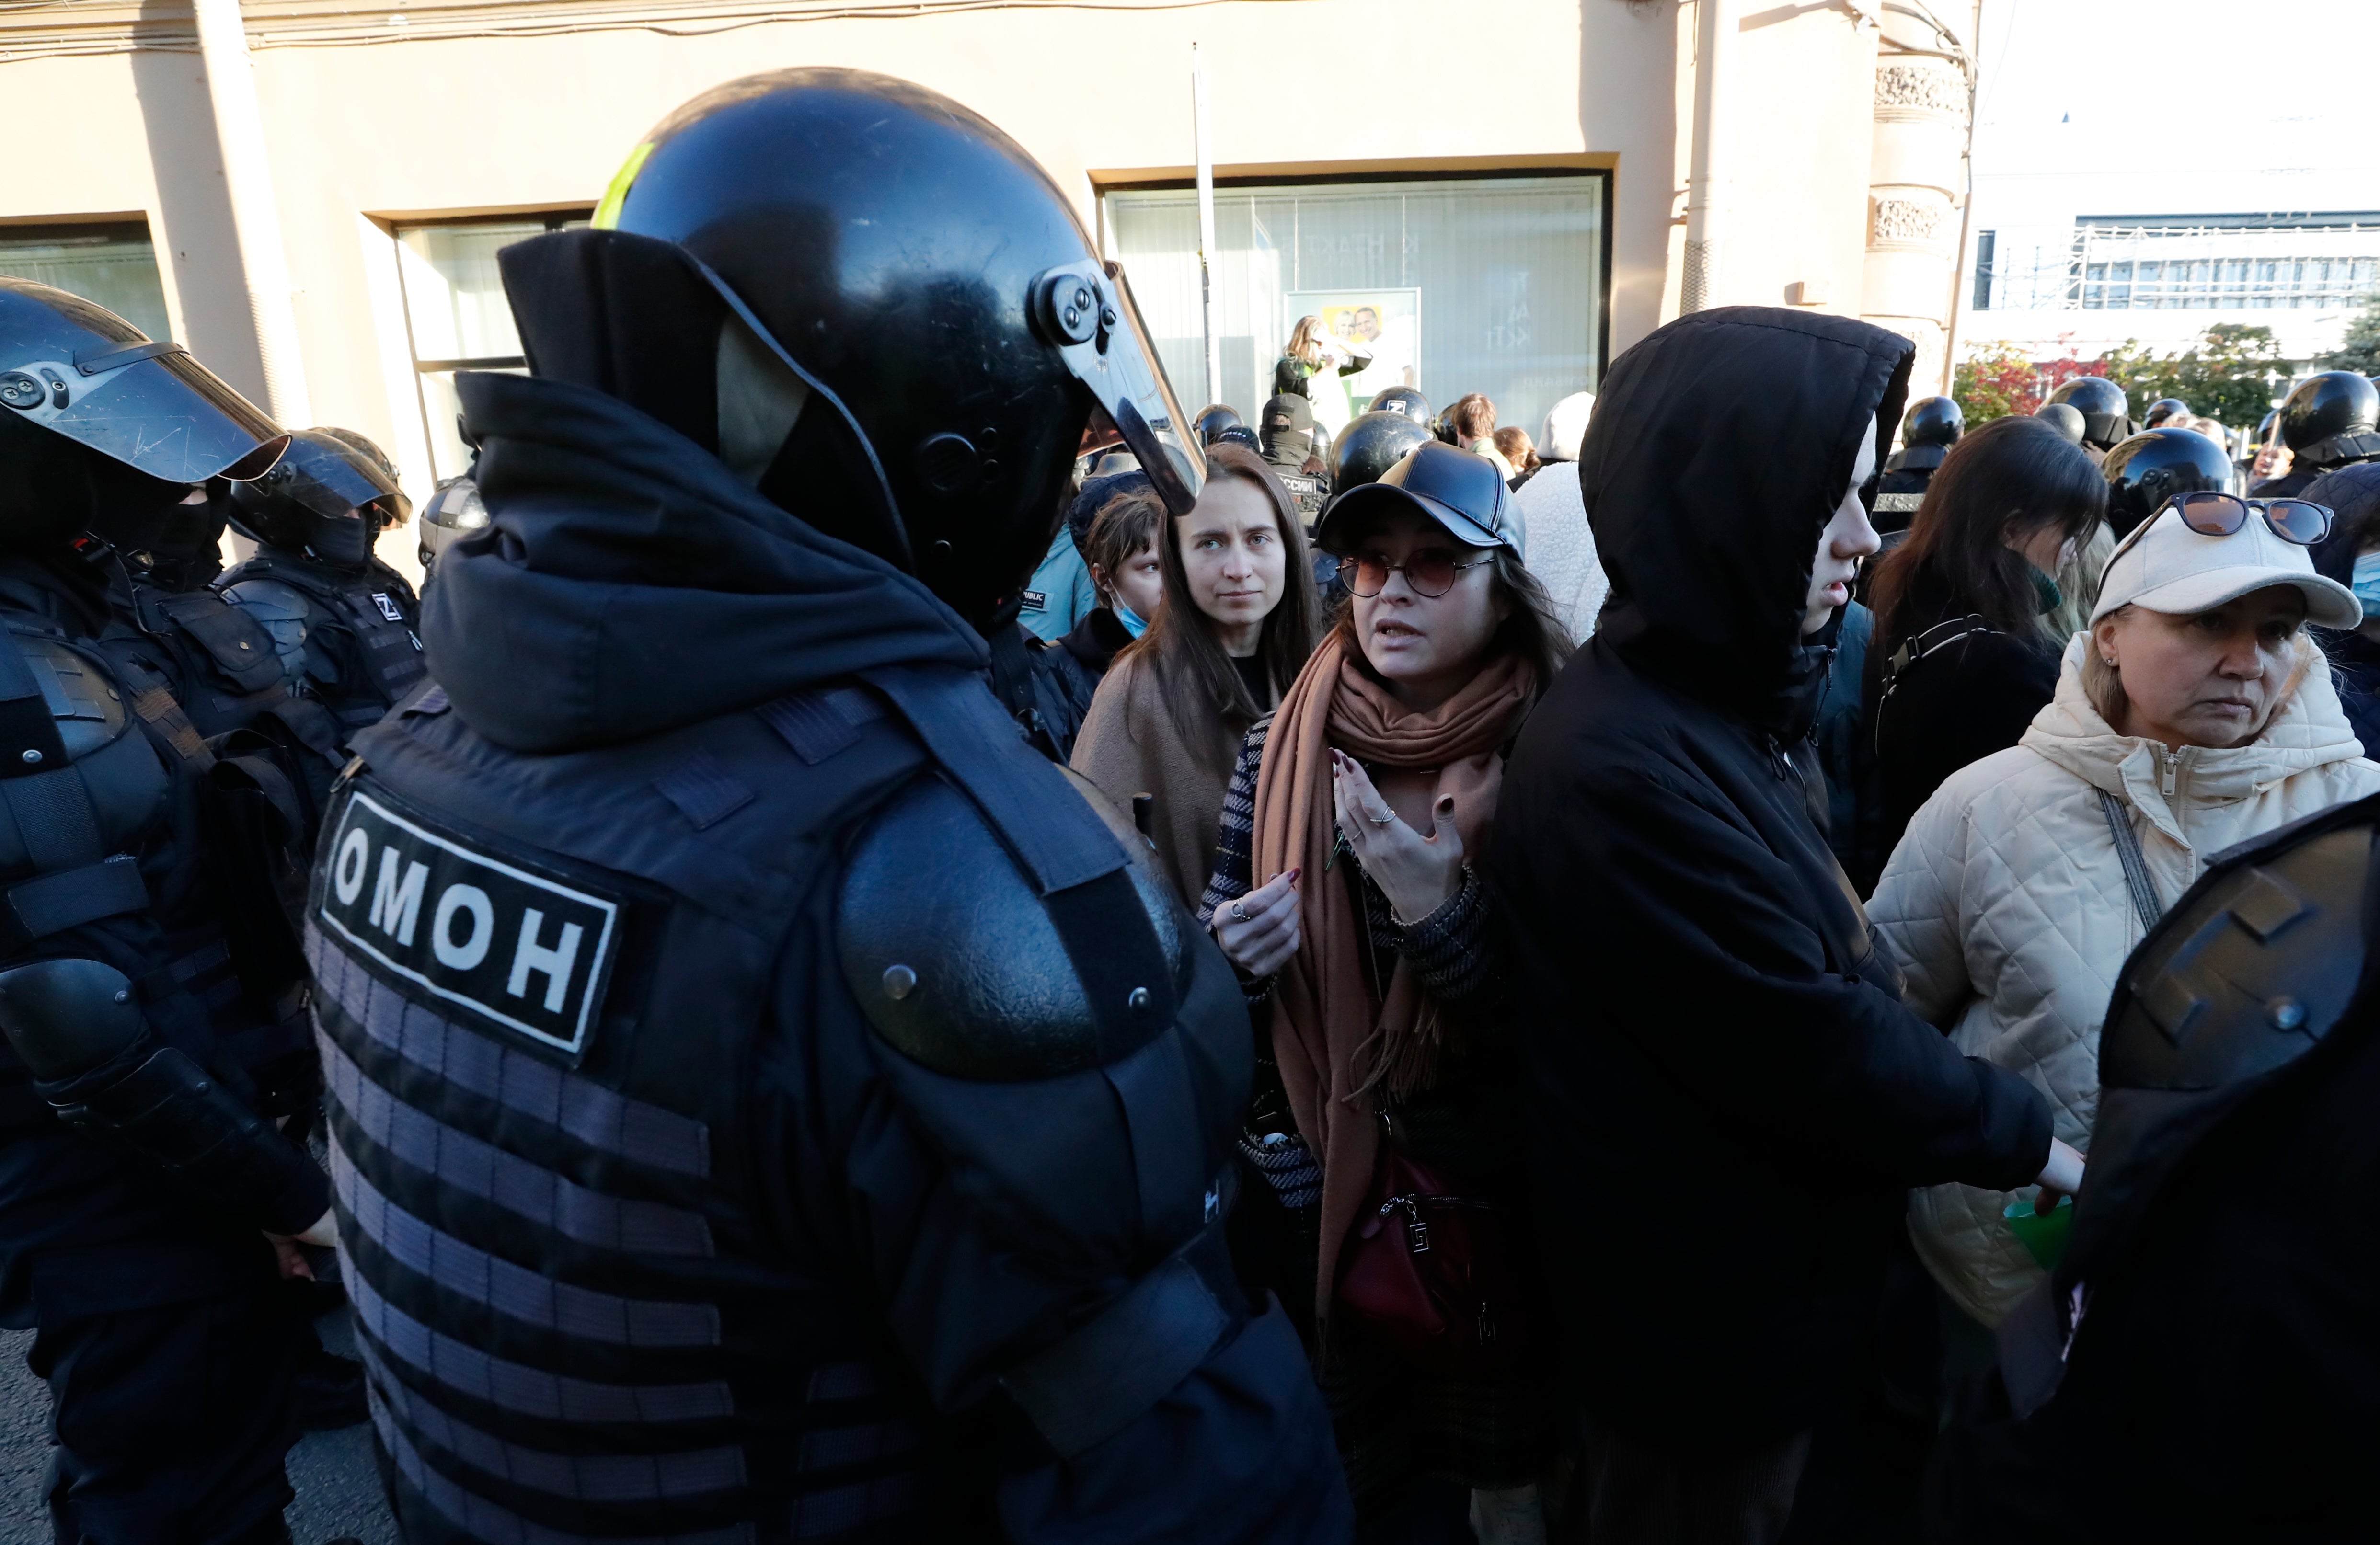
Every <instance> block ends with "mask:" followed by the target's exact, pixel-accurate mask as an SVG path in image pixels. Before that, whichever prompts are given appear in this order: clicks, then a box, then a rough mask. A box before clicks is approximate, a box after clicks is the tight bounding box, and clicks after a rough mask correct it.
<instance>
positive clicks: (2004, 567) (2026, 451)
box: [1868, 416, 2107, 657]
mask: <svg viewBox="0 0 2380 1545" xmlns="http://www.w3.org/2000/svg"><path fill="white" fill-rule="evenodd" d="M2106 514H2107V479H2106V477H2103V476H2102V475H2101V474H2100V471H2099V469H2098V468H2097V467H2096V466H2095V465H2092V463H2091V459H2090V458H2089V457H2088V456H2085V455H2084V454H2083V453H2082V452H2081V451H2079V450H2077V449H2076V448H2075V447H2074V446H2073V445H2072V444H2071V443H2070V441H2068V440H2067V439H2066V437H2065V436H2064V435H2061V434H2059V433H2058V431H2057V430H2056V429H2055V428H2051V427H2050V426H2049V424H2048V423H2047V422H2046V421H2045V420H2042V419H2039V418H2030V417H2023V416H2011V417H2008V418H1995V419H1993V420H1992V421H1991V422H1990V423H1988V424H1985V425H1984V426H1983V427H1982V428H1978V429H1976V430H1974V431H1973V433H1971V434H1969V435H1967V436H1966V437H1965V438H1964V439H1962V440H1961V441H1959V443H1958V444H1956V445H1954V446H1952V447H1951V448H1950V453H1949V455H1948V456H1946V457H1944V458H1943V461H1942V465H1941V466H1940V468H1939V469H1938V470H1937V471H1936V472H1935V474H1934V477H1933V480H1932V481H1931V482H1929V483H1927V484H1926V486H1925V503H1924V504H1922V505H1920V506H1919V507H1918V510H1917V518H1916V519H1914V520H1913V521H1912V522H1910V525H1909V539H1908V540H1907V541H1905V542H1903V543H1901V544H1900V547H1898V548H1896V549H1893V551H1892V552H1891V554H1890V555H1888V557H1887V558H1886V559H1885V560H1884V561H1883V562H1882V563H1880V564H1878V565H1877V567H1876V576H1875V578H1873V579H1872V580H1870V581H1869V582H1868V583H1869V597H1870V599H1869V602H1868V604H1869V605H1870V606H1872V607H1874V608H1875V609H1876V643H1875V645H1874V646H1873V647H1874V648H1875V649H1876V650H1877V651H1878V652H1879V653H1881V654H1882V655H1884V656H1887V657H1889V656H1890V655H1891V653H1892V651H1893V650H1895V649H1897V648H1899V647H1900V644H1901V642H1902V640H1904V639H1906V638H1908V637H1909V636H1910V635H1911V634H1915V633H1920V632H1923V631H1924V630H1925V628H1927V627H1930V626H1932V625H1933V623H1934V622H1937V619H1936V618H1932V617H1921V616H1918V615H1916V610H1917V608H1916V606H1915V604H1914V602H1915V600H1916V598H1917V597H1925V598H1927V599H1931V598H1932V597H1935V596H1940V597H1947V598H1948V599H1949V604H1950V605H1951V606H1952V607H1953V608H1955V609H1957V610H1960V611H1961V612H1973V613H1975V614H1976V615H1979V616H1981V617H1982V618H1983V619H1984V621H1985V622H1989V623H1990V624H1991V625H1992V626H1993V627H1995V628H1997V629H1998V630H1999V631H2000V632H2002V633H2004V634H2010V635H2012V636H2014V637H2016V638H2019V639H2025V640H2031V641H2034V642H2037V643H2040V644H2042V645H2044V646H2048V645H2050V644H2052V643H2054V642H2056V641H2055V640H2052V639H2051V638H2050V637H2049V636H2048V633H2047V630H2046V629H2045V628H2044V627H2043V626H2042V623H2041V595H2040V592H2039V591H2038V590H2037V589H2035V588H2034V581H2033V574H2032V567H2033V566H2032V565H2031V564H2030V563H2028V562H2026V561H2025V559H2024V555H2023V554H2022V553H2019V552H2016V551H2014V550H2012V549H2010V547H2009V545H2008V542H2007V537H2008V536H2009V535H2010V530H2011V528H2013V529H2015V530H2017V531H2024V532H2031V531H2037V530H2039V529H2041V528H2042V527H2044V526H2051V525H2054V526H2057V527H2058V528H2059V529H2061V530H2062V531H2063V532H2064V533H2065V535H2066V536H2067V537H2069V538H2075V537H2088V536H2089V535H2090V533H2091V530H2092V528H2093V527H2094V526H2095V525H2098V524H2099V522H2100V520H2101V519H2102V518H2103V517H2104V516H2105V515H2106Z"/></svg>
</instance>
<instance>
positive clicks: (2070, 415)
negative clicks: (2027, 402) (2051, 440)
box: [2033, 403, 2083, 445]
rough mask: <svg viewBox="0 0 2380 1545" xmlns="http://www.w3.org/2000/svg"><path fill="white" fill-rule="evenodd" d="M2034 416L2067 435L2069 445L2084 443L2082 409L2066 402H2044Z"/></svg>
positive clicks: (2034, 411)
mask: <svg viewBox="0 0 2380 1545" xmlns="http://www.w3.org/2000/svg"><path fill="white" fill-rule="evenodd" d="M2033 416H2034V417H2035V418H2038V419H2040V420H2041V421H2042V422H2043V423H2045V424H2046V425H2048V426H2049V427H2050V428H2053V429H2056V430H2057V431H2058V433H2059V434H2062V435H2064V436H2065V437H2066V443H2067V444H2069V445H2080V444H2082V443H2083V410H2082V409H2080V408H2077V407H2072V406H2070V405H2068V404H2065V403H2044V404H2041V405H2040V406H2039V407H2037V408H2035V409H2034V410H2033Z"/></svg>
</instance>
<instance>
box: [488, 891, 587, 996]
mask: <svg viewBox="0 0 2380 1545" xmlns="http://www.w3.org/2000/svg"><path fill="white" fill-rule="evenodd" d="M544 927H545V914H544V913H543V912H541V911H538V910H537V909H536V908H535V907H530V908H528V909H527V910H526V911H523V912H522V913H521V926H520V943H519V944H518V945H517V946H516V947H515V948H514V949H513V974H512V979H511V980H510V981H508V982H506V983H505V984H504V991H505V992H507V993H510V994H511V995H512V996H515V997H526V996H528V973H529V972H533V971H535V972H544V973H545V1011H546V1012H547V1013H549V1014H559V1013H561V1012H562V1000H563V998H564V997H565V996H566V995H567V994H568V992H569V990H570V968H571V966H572V964H573V963H575V962H576V961H577V959H578V940H579V938H580V937H581V936H582V935H584V934H585V933H586V932H587V930H585V929H584V928H581V927H580V926H579V925H578V924H577V923H564V924H563V925H562V941H561V943H559V944H557V945H555V946H554V947H553V948H550V949H549V948H546V947H545V946H544V945H542V944H540V943H539V942H538V934H539V933H540V931H541V930H542V929H543V928H544Z"/></svg>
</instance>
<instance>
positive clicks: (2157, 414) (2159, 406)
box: [2141, 397, 2190, 429]
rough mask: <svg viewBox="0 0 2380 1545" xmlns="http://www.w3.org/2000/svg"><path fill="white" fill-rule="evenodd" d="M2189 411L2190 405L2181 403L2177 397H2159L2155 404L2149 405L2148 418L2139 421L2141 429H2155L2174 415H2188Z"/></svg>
mask: <svg viewBox="0 0 2380 1545" xmlns="http://www.w3.org/2000/svg"><path fill="white" fill-rule="evenodd" d="M2189 411H2190V404H2188V403H2185V402H2183V401H2182V400H2181V399H2180V398H2179V397H2159V398H2158V399H2157V400H2156V401H2155V402H2154V403H2151V404H2149V411H2148V416H2146V417H2144V418H2143V419H2142V420H2141V428H2144V429H2154V428H2158V427H2159V426H2160V425H2162V424H2164V422H2165V421H2166V420H2167V419H2168V418H2170V417H2172V416H2174V415H2175V414H2177V413H2188V412H2189Z"/></svg>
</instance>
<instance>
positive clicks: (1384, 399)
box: [1365, 386, 1438, 424]
mask: <svg viewBox="0 0 2380 1545" xmlns="http://www.w3.org/2000/svg"><path fill="white" fill-rule="evenodd" d="M1365 411H1366V412H1368V413H1402V414H1403V415H1404V416H1406V417H1407V418H1410V419H1412V420H1414V421H1415V423H1417V424H1427V423H1428V422H1429V421H1430V420H1431V419H1433V418H1435V417H1437V416H1438V410H1437V409H1435V408H1433V407H1431V406H1430V405H1429V399H1428V398H1427V397H1425V396H1423V395H1422V394H1421V390H1420V389H1419V388H1418V387H1412V386H1384V387H1382V388H1380V390H1378V392H1373V393H1372V401H1371V403H1370V404H1369V405H1368V406H1367V407H1366V410H1365Z"/></svg>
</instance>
